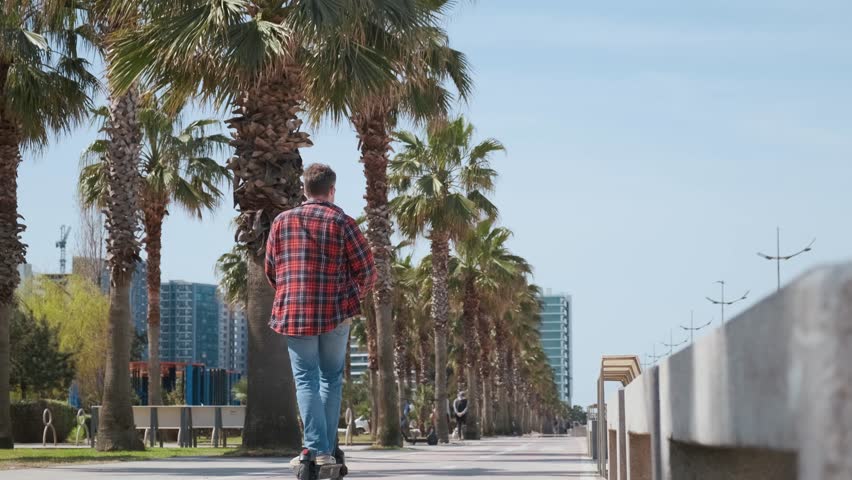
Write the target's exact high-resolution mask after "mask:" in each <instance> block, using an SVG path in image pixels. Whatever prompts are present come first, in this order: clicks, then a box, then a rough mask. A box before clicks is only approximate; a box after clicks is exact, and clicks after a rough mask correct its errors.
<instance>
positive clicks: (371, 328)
mask: <svg viewBox="0 0 852 480" xmlns="http://www.w3.org/2000/svg"><path fill="white" fill-rule="evenodd" d="M362 309H363V311H364V318H365V319H366V322H367V372H368V373H369V375H368V378H369V379H370V437H371V438H372V440H373V441H374V442H375V441H376V431H377V430H378V428H377V424H378V418H379V409H378V407H377V406H376V405H378V403H379V400H378V399H379V389H378V383H379V381H378V378H379V375H378V369H379V360H378V357H377V354H376V350H377V349H378V348H377V341H376V303H375V302H374V301H373V293H372V292H370V293H369V294H367V298H365V299H364V304H363V305H362Z"/></svg>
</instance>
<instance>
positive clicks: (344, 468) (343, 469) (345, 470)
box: [340, 465, 349, 477]
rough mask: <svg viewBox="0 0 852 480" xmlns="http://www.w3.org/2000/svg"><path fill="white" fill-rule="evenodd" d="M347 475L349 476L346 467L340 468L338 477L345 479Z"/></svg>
mask: <svg viewBox="0 0 852 480" xmlns="http://www.w3.org/2000/svg"><path fill="white" fill-rule="evenodd" d="M348 474H349V468H348V467H347V466H346V465H344V466H342V467H340V476H341V477H345V476H346V475H348Z"/></svg>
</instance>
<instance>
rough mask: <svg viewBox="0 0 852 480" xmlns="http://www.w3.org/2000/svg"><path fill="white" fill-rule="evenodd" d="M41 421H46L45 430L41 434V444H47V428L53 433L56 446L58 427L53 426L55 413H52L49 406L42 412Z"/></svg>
mask: <svg viewBox="0 0 852 480" xmlns="http://www.w3.org/2000/svg"><path fill="white" fill-rule="evenodd" d="M41 421H42V422H44V432H42V435H41V446H42V447H45V446H47V430H48V429H50V431H51V432H52V433H53V446H54V447H55V446H56V429H55V428H53V414H52V413H50V409H49V408H45V409H44V411H43V412H42V413H41Z"/></svg>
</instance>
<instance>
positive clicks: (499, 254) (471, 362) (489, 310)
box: [452, 220, 530, 439]
mask: <svg viewBox="0 0 852 480" xmlns="http://www.w3.org/2000/svg"><path fill="white" fill-rule="evenodd" d="M511 235H512V232H511V230H509V229H507V228H505V227H495V226H494V222H493V221H492V220H483V221H481V222H479V223H478V224H477V225H476V226H475V227H474V228H473V229H472V230H471V231H470V232H469V233H468V234H467V235H466V236H465V237H464V238H462V239H461V240H460V241H458V242H457V244H456V252H457V254H456V261H455V262H453V264H454V265H455V268H454V270H453V272H452V275H453V276H455V277H457V278H458V282H459V283H460V284H461V285H462V286H463V287H462V288H463V301H462V304H463V307H462V330H463V334H462V338H464V339H465V358H466V362H467V364H466V366H467V369H466V370H467V377H468V378H467V388H468V390H469V392H470V395H469V397H470V398H469V400H468V405H469V407H468V410H469V412H470V414H469V420H468V424H469V426H468V434H469V438H471V439H475V438H478V437H479V434H480V430H479V427H480V422H479V420H480V419H479V418H478V413H479V410H480V407H481V410H482V411H483V413H484V414H483V418H482V422H481V427H482V434H483V435H491V434H492V428H491V424H492V415H491V413H492V407H493V404H492V401H491V400H492V397H493V395H492V393H493V392H492V391H491V354H492V351H493V350H494V349H493V345H492V341H491V332H492V325H493V322H492V318H494V317H499V316H500V313H501V312H499V311H498V310H499V309H501V308H503V305H505V303H506V302H505V299H506V298H507V297H508V298H511V294H512V290H513V289H514V288H516V287H517V285H518V284H519V281H522V280H523V275H525V274H526V273H528V272H529V271H530V268H529V265H528V264H527V263H526V261H525V260H524V259H522V258H520V257H518V256H516V255H513V254H512V253H511V252H510V251H509V250H508V248H507V247H506V241H507V240H508V239H509V237H510V236H511ZM498 338H502V337H498ZM480 384H481V385H482V386H483V390H482V392H481V393H482V395H481V398H482V405H478V404H477V401H478V399H479V398H480V395H479V394H480V392H479V386H480ZM466 438H468V436H466Z"/></svg>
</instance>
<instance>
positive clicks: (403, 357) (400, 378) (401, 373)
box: [394, 314, 408, 418]
mask: <svg viewBox="0 0 852 480" xmlns="http://www.w3.org/2000/svg"><path fill="white" fill-rule="evenodd" d="M407 332H408V326H407V322H406V319H405V316H404V315H400V314H397V315H396V332H395V334H394V366H395V367H396V378H397V392H398V395H397V405H398V407H399V412H400V414H399V416H400V418H402V412H403V411H404V409H405V401H406V400H407V398H408V397H407V396H408V388H407V386H406V384H407V383H408V380H407V377H408V374H407V371H408V370H407V369H406V364H407V363H408V361H407V357H408V351H407V349H406V348H405V338H406V335H407Z"/></svg>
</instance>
